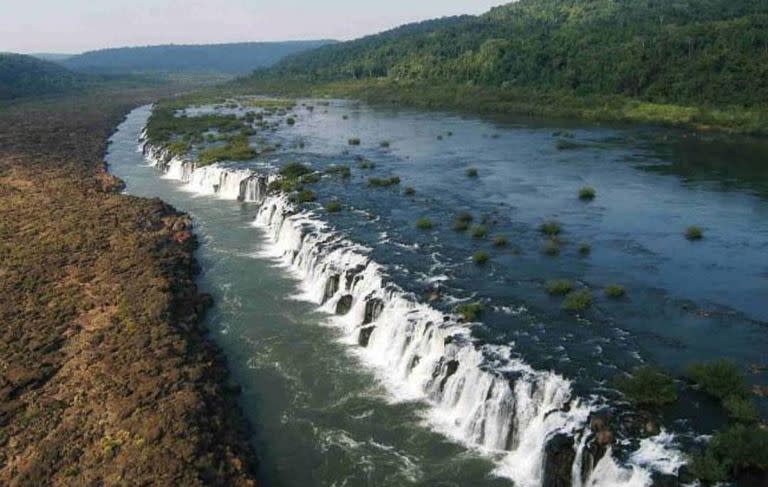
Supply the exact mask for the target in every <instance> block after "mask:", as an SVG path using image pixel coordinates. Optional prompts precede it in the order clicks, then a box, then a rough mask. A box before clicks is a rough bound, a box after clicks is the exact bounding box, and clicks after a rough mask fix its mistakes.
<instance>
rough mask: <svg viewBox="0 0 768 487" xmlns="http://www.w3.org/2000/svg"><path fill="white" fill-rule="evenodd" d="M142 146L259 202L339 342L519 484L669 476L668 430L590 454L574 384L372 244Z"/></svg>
mask: <svg viewBox="0 0 768 487" xmlns="http://www.w3.org/2000/svg"><path fill="white" fill-rule="evenodd" d="M141 150H142V151H143V153H144V155H145V158H146V159H147V160H148V161H149V163H150V164H151V165H153V166H155V167H156V168H158V169H159V170H160V171H162V172H163V173H164V177H167V178H171V179H175V180H179V181H182V182H184V183H186V186H185V188H186V189H188V190H190V191H195V192H197V193H201V194H214V195H218V196H219V197H221V198H227V199H239V200H243V201H251V202H256V203H258V204H259V205H260V206H259V209H258V213H257V217H256V220H255V221H254V226H255V227H258V228H261V229H263V230H264V231H265V232H266V233H267V235H268V237H269V239H270V244H269V245H268V246H267V248H266V249H265V251H264V255H265V256H268V257H270V258H273V259H276V260H279V261H280V262H281V263H283V264H284V265H285V266H286V268H287V269H289V270H290V271H291V272H293V273H294V274H295V275H296V277H297V278H299V288H300V291H301V293H302V298H304V299H306V300H308V301H311V302H314V303H316V304H317V305H318V306H320V307H321V308H322V309H323V310H324V311H326V312H328V313H329V314H331V315H332V316H333V323H334V324H335V325H337V326H338V327H339V328H340V329H341V330H342V332H343V335H344V339H345V341H346V342H347V343H349V344H351V345H355V347H353V348H352V349H353V350H354V352H355V353H356V354H357V355H358V356H359V358H360V359H361V360H362V361H363V362H364V363H365V364H367V365H368V366H369V367H370V368H371V369H372V370H374V371H375V372H376V373H377V375H378V377H380V378H381V380H382V381H383V383H384V384H385V385H386V386H387V388H388V390H389V391H390V392H391V393H392V394H394V395H395V396H396V397H398V398H403V399H409V400H422V401H425V402H427V403H428V404H429V406H430V407H429V410H428V413H427V417H426V420H427V421H428V423H429V424H430V425H431V427H432V428H434V429H435V430H437V431H439V432H441V433H442V434H444V435H446V436H448V437H450V438H452V439H454V440H456V441H459V442H461V443H463V444H465V445H468V446H469V447H471V448H476V449H480V450H482V451H486V452H489V453H491V454H493V455H494V457H496V458H500V460H499V462H498V466H497V470H496V473H497V474H498V475H500V476H504V477H508V478H510V479H512V480H513V481H514V482H515V485H516V486H518V487H540V486H543V485H545V483H546V484H547V486H549V485H558V486H559V485H566V484H570V485H572V486H573V487H587V486H602V487H609V486H610V487H645V486H649V485H651V484H652V472H653V471H660V472H662V473H666V474H675V473H676V472H677V469H678V468H679V467H680V465H682V463H683V460H682V457H681V455H680V453H679V452H678V451H677V450H676V449H675V447H674V445H673V444H672V440H671V435H668V437H665V438H664V439H661V440H658V441H650V442H646V440H643V441H644V442H646V443H641V448H640V449H639V450H638V451H637V452H635V454H633V455H631V456H630V459H629V464H628V465H621V464H620V463H619V462H618V461H617V460H616V458H615V457H614V456H613V455H612V454H611V449H610V447H608V448H606V449H604V450H603V452H604V453H603V454H602V455H601V456H599V458H596V457H591V456H590V455H592V453H591V452H590V451H589V448H588V445H589V444H590V442H591V441H593V440H594V437H595V435H594V434H593V432H592V431H590V429H589V427H588V423H589V418H590V415H591V414H593V413H594V412H595V411H594V410H595V406H593V405H592V404H590V403H588V402H586V401H583V400H582V399H580V398H578V397H575V395H574V393H573V391H572V385H571V382H570V381H568V380H567V379H565V378H564V377H562V376H560V375H558V374H556V373H555V372H552V371H540V370H535V369H533V368H532V367H530V366H529V365H527V364H526V363H524V362H523V361H522V360H520V359H518V358H515V357H514V356H513V355H512V350H511V348H510V347H508V346H499V345H487V344H486V345H480V344H478V343H476V342H475V341H474V340H473V339H472V337H471V334H470V328H469V327H468V326H467V325H466V324H463V323H461V322H460V320H459V319H458V317H456V316H454V315H448V314H444V313H442V312H440V311H438V310H437V309H435V308H432V307H431V306H428V305H426V304H424V303H421V302H419V301H418V300H417V299H416V298H415V297H414V296H413V295H411V294H409V293H406V292H405V291H404V290H402V289H401V288H400V287H398V286H397V285H395V284H393V283H391V282H388V281H387V279H386V274H385V269H384V268H383V267H382V266H381V265H380V264H378V263H376V262H375V261H373V260H372V259H371V258H370V257H369V249H367V248H365V247H363V246H360V245H358V244H355V243H353V242H351V241H349V240H346V239H344V238H342V237H340V236H339V235H338V234H337V233H335V232H334V231H333V229H332V228H330V227H329V226H328V225H327V224H326V223H324V222H323V221H321V220H319V219H317V218H315V217H314V215H313V213H311V212H307V211H300V210H299V209H298V208H296V207H294V206H293V204H291V203H290V202H289V201H288V199H287V197H286V196H285V195H268V194H267V190H266V189H267V178H266V177H265V176H263V175H259V174H258V173H256V172H255V171H251V170H247V169H232V168H227V167H226V166H224V165H211V166H205V167H200V168H198V167H196V165H195V164H194V162H192V161H189V160H186V159H183V158H177V157H172V156H171V154H169V153H168V151H167V150H165V149H163V148H159V147H155V146H152V145H151V144H148V143H144V144H143V145H142V146H141ZM563 438H564V439H565V440H566V441H564V442H563V443H562V444H564V445H565V446H564V447H563V448H562V449H561V450H560V451H561V452H564V454H562V455H561V456H558V457H557V458H556V459H555V460H553V457H552V454H551V452H549V451H548V448H547V447H548V445H551V444H554V443H555V442H556V440H558V439H563ZM586 459H589V460H590V461H589V462H587V463H585V460H586ZM551 462H555V463H557V462H561V463H564V468H560V466H558V468H557V470H558V471H559V472H562V471H565V472H566V474H565V476H564V477H559V480H557V481H552V480H547V478H548V477H547V475H548V473H549V472H547V471H546V469H547V468H548V465H549V464H550V463H551ZM658 462H662V464H663V467H662V468H660V469H659V468H657V463H658ZM663 462H666V463H663ZM585 464H586V465H587V466H588V467H589V468H585V467H584V465H585ZM593 465H594V467H592V466H593ZM563 478H565V480H563Z"/></svg>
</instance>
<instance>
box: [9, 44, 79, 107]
mask: <svg viewBox="0 0 768 487" xmlns="http://www.w3.org/2000/svg"><path fill="white" fill-rule="evenodd" d="M82 84H83V78H82V77H81V76H80V75H77V74H75V73H73V72H71V71H70V70H68V69H66V68H64V67H62V66H60V65H58V64H55V63H52V62H49V61H43V60H41V59H37V58H35V57H32V56H25V55H23V54H9V53H0V100H8V99H11V98H19V97H24V96H38V95H48V94H53V93H62V92H65V91H69V90H72V89H75V88H78V87H80V86H82Z"/></svg>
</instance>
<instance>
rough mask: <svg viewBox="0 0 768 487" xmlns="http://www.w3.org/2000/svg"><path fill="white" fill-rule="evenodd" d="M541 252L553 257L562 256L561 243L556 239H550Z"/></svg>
mask: <svg viewBox="0 0 768 487" xmlns="http://www.w3.org/2000/svg"><path fill="white" fill-rule="evenodd" d="M541 251H542V252H543V253H544V255H549V256H551V257H554V256H556V255H560V241H559V240H557V239H555V238H552V239H549V240H548V241H547V243H546V244H544V247H543V248H542V250H541Z"/></svg>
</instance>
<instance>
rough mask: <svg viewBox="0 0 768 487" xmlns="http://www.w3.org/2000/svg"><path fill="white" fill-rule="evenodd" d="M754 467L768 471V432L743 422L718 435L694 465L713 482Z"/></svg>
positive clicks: (696, 472) (697, 472)
mask: <svg viewBox="0 0 768 487" xmlns="http://www.w3.org/2000/svg"><path fill="white" fill-rule="evenodd" d="M750 468H752V469H758V470H762V471H763V472H765V471H766V470H768V431H766V430H764V429H761V428H754V427H749V426H745V425H741V424H738V425H734V426H731V427H730V428H728V429H726V430H724V431H721V432H719V433H717V434H715V435H714V436H713V437H712V440H711V441H710V442H709V445H708V446H707V449H706V451H704V452H703V453H702V454H699V455H695V456H694V457H693V461H692V462H691V465H690V469H691V473H693V474H694V475H695V476H696V477H698V478H699V479H701V480H703V481H705V482H708V483H711V484H714V483H717V482H723V481H726V480H728V476H729V474H734V473H736V472H738V471H740V470H744V469H750Z"/></svg>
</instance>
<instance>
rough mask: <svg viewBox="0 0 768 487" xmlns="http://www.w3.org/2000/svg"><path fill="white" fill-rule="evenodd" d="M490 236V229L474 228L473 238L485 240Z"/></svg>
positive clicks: (478, 226) (482, 226) (483, 227)
mask: <svg viewBox="0 0 768 487" xmlns="http://www.w3.org/2000/svg"><path fill="white" fill-rule="evenodd" d="M487 234H488V229H487V228H486V227H485V225H475V226H474V227H472V238H485V236H486V235H487Z"/></svg>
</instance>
